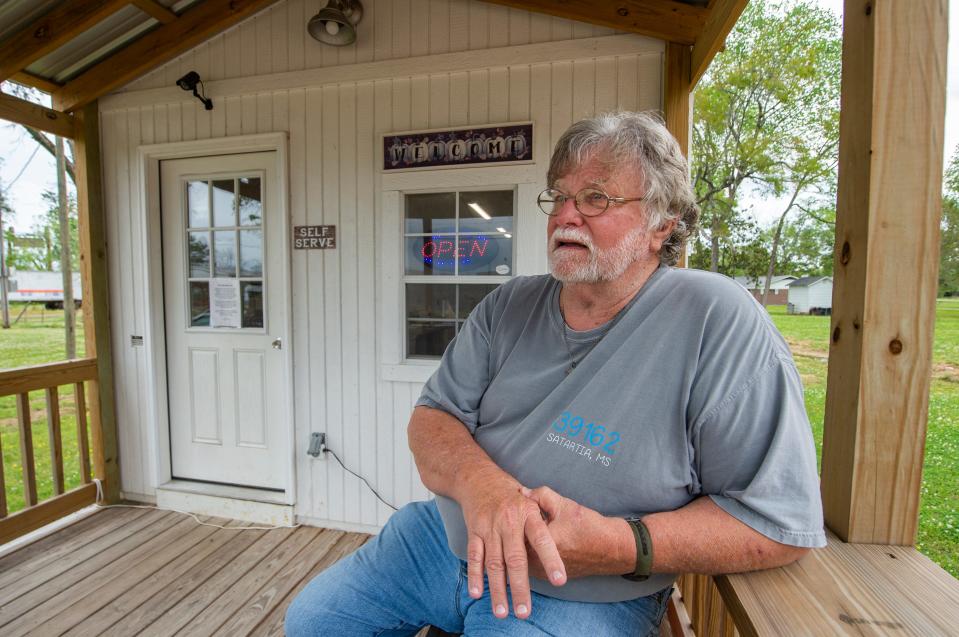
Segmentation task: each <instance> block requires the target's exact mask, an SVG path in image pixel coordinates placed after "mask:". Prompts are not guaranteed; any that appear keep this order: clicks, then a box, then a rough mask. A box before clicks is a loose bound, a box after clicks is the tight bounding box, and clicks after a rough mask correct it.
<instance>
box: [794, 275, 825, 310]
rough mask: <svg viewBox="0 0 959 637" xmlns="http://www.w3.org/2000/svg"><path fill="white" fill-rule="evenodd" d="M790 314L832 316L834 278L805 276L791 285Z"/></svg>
mask: <svg viewBox="0 0 959 637" xmlns="http://www.w3.org/2000/svg"><path fill="white" fill-rule="evenodd" d="M786 311H787V312H788V313H789V314H826V315H829V314H832V277H830V276H805V277H803V278H801V279H796V280H795V281H793V282H792V283H790V284H789V301H788V304H787V305H786Z"/></svg>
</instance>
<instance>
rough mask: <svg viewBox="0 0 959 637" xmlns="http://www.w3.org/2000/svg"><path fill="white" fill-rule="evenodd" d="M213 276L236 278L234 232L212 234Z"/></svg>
mask: <svg viewBox="0 0 959 637" xmlns="http://www.w3.org/2000/svg"><path fill="white" fill-rule="evenodd" d="M213 276H236V230H228V231H220V232H214V233H213Z"/></svg>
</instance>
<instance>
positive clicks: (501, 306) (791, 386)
mask: <svg viewBox="0 0 959 637" xmlns="http://www.w3.org/2000/svg"><path fill="white" fill-rule="evenodd" d="M560 288H561V284H560V283H559V282H558V281H556V280H555V279H553V278H552V277H551V276H549V275H542V276H532V277H518V278H515V279H512V280H510V281H509V282H508V283H505V284H503V285H502V286H500V287H499V288H497V289H496V290H494V291H493V292H491V293H490V294H489V295H488V296H487V297H486V298H485V299H484V300H483V301H482V302H481V303H480V304H479V305H478V306H477V307H476V308H475V309H474V310H473V312H472V313H471V314H470V316H469V319H468V320H467V321H466V323H465V324H464V325H463V328H462V330H461V331H460V333H459V334H458V335H457V337H456V338H455V339H454V340H453V342H452V343H450V345H449V347H448V348H447V350H446V353H445V354H444V355H443V360H442V363H441V365H440V367H439V369H438V370H437V371H436V373H434V374H433V376H432V377H431V378H430V379H429V381H428V382H427V383H426V386H425V387H424V388H423V393H422V395H421V396H420V399H419V400H418V401H417V405H426V406H430V407H434V408H437V409H442V410H444V411H446V412H448V413H450V414H452V415H453V416H455V417H456V418H458V419H459V420H461V421H462V422H463V424H464V425H465V426H466V427H467V428H468V429H469V431H470V432H471V433H472V434H473V436H474V438H475V440H476V442H477V443H478V444H479V445H480V447H482V448H483V449H484V450H485V451H486V452H487V453H488V454H489V455H490V457H491V458H492V459H493V460H494V461H495V462H496V463H497V464H498V465H499V466H500V467H502V468H503V469H504V470H505V471H507V472H508V473H509V474H511V475H512V476H514V477H515V478H516V479H517V480H519V481H520V482H521V483H522V484H524V485H526V486H528V487H530V488H535V487H538V486H541V485H547V486H549V487H550V488H552V489H554V490H556V491H557V492H559V493H560V494H562V495H564V496H566V497H568V498H572V499H573V500H575V501H577V502H579V503H580V504H582V505H584V506H587V507H589V508H592V509H595V510H597V511H599V512H600V513H602V514H604V515H608V516H618V517H628V516H642V515H645V514H648V513H653V512H658V511H672V510H674V509H678V508H680V507H682V506H684V505H685V504H687V503H689V502H690V501H692V500H694V499H695V498H697V497H700V496H703V495H709V496H710V497H711V498H712V499H713V501H715V502H716V504H718V505H719V506H720V507H722V508H723V509H724V510H725V511H726V512H728V513H729V514H730V515H732V516H734V517H735V518H737V519H739V520H741V521H742V522H744V523H745V524H747V525H748V526H750V527H752V528H753V529H755V530H756V531H758V532H760V533H762V534H763V535H765V536H767V537H769V538H771V539H773V540H775V541H777V542H780V543H783V544H790V545H793V546H804V547H816V546H825V543H826V538H825V534H824V532H823V519H822V503H821V500H820V495H819V479H818V476H817V474H816V452H815V448H814V444H813V439H812V431H811V429H810V426H809V421H808V419H807V418H806V409H805V406H804V404H803V391H802V384H801V382H800V379H799V374H798V372H797V371H796V367H795V365H794V363H793V360H792V356H791V355H790V352H789V348H788V346H787V345H786V343H785V341H783V339H782V336H780V334H779V332H778V331H777V330H776V328H775V327H774V326H773V324H772V321H771V320H770V318H769V316H768V314H767V313H766V312H765V311H764V310H763V309H762V307H761V306H760V305H759V304H758V303H757V302H756V301H755V300H754V299H753V298H752V296H750V294H749V293H748V292H747V291H746V290H745V289H743V288H742V287H741V286H739V285H738V284H737V283H735V282H734V281H732V280H731V279H729V278H727V277H724V276H721V275H716V274H711V273H708V272H700V271H696V270H684V269H672V268H667V267H660V268H659V269H658V270H657V271H656V272H655V273H654V274H653V275H652V276H651V277H650V278H649V280H648V281H647V282H646V284H645V285H643V287H642V289H641V290H640V291H639V293H637V295H636V296H635V297H634V299H633V300H632V301H631V302H630V304H629V305H628V306H627V307H626V308H624V309H623V310H622V311H621V312H620V314H619V315H618V316H617V317H616V318H614V319H613V320H612V321H610V322H609V323H607V324H606V325H605V326H601V327H599V328H597V329H594V330H590V331H587V332H577V331H573V330H570V329H569V328H568V327H567V326H566V324H565V322H564V321H563V318H562V315H561V314H560V311H559V290H560ZM564 330H565V333H566V338H565V339H564V337H563V333H564ZM580 359H581V360H580ZM571 361H576V362H577V365H576V366H575V368H574V369H573V371H572V372H571V373H569V374H567V373H566V371H567V369H568V368H569V367H570V363H571ZM437 504H438V507H439V510H440V513H441V514H442V516H443V522H444V524H445V526H446V533H447V538H448V540H449V545H450V548H451V549H452V550H453V552H454V553H455V554H456V555H458V556H459V557H460V558H461V559H465V556H466V543H467V535H466V526H465V523H464V520H463V513H462V510H461V509H460V507H459V505H458V504H457V503H456V502H455V501H453V500H451V499H449V498H445V497H442V496H437ZM654 548H655V547H654ZM674 579H675V576H674V575H670V574H658V575H654V576H652V577H650V578H649V579H648V580H647V581H645V582H630V581H628V580H625V579H623V578H621V577H618V576H591V577H584V578H577V579H572V580H570V581H569V582H568V583H567V584H566V585H565V586H562V587H554V586H552V585H551V584H549V582H546V581H543V580H538V579H534V580H533V581H532V588H533V590H535V591H537V592H539V593H542V594H544V595H550V596H552V597H558V598H561V599H570V600H578V601H596V602H609V601H621V600H625V599H633V598H636V597H639V596H643V595H648V594H651V593H653V592H655V591H658V590H660V589H662V588H664V587H666V586H667V585H668V584H670V583H671V582H672V581H673V580H674Z"/></svg>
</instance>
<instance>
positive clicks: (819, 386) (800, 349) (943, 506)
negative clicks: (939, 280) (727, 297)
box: [769, 299, 959, 577]
mask: <svg viewBox="0 0 959 637" xmlns="http://www.w3.org/2000/svg"><path fill="white" fill-rule="evenodd" d="M769 310H770V314H771V315H772V317H773V321H774V322H775V323H776V326H777V327H778V328H779V330H780V331H781V332H782V333H783V336H785V337H786V340H788V341H789V343H790V346H792V347H793V351H794V353H795V354H796V356H795V359H796V366H797V367H798V369H799V373H800V374H801V375H802V380H803V386H804V389H805V398H806V412H807V413H808V414H809V422H810V423H811V424H812V429H813V436H814V438H815V439H816V456H817V458H818V459H819V460H821V457H822V428H823V418H824V416H825V413H826V370H827V363H826V360H825V358H824V357H825V356H826V355H827V354H828V352H829V317H828V316H803V315H787V314H786V309H785V307H784V306H771V307H770V308H769ZM933 363H934V364H936V365H937V367H938V366H942V365H948V366H950V367H959V300H953V299H940V300H939V302H938V303H937V306H936V336H935V344H934V349H933ZM934 374H935V378H934V379H933V381H932V385H931V388H930V392H929V424H928V429H927V432H926V456H925V463H924V465H923V471H922V499H921V503H920V509H919V537H918V539H917V543H916V546H917V548H918V549H919V550H920V551H922V552H923V553H924V554H925V555H927V556H929V557H930V558H931V559H932V560H934V561H935V562H936V563H937V564H939V565H940V566H942V567H943V568H944V569H946V570H947V571H949V572H950V573H951V574H952V575H953V576H954V577H959V382H956V380H955V375H954V374H940V373H938V372H934Z"/></svg>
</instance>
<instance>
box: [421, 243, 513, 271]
mask: <svg viewBox="0 0 959 637" xmlns="http://www.w3.org/2000/svg"><path fill="white" fill-rule="evenodd" d="M497 251H498V250H497V247H496V243H495V242H492V243H491V242H490V240H489V237H484V236H482V235H476V236H469V237H430V238H429V239H426V240H425V241H424V242H423V247H422V248H420V256H421V257H422V259H423V263H425V264H427V265H430V266H432V267H434V268H442V267H451V266H452V265H453V262H454V261H459V265H460V269H464V270H470V269H472V268H476V267H479V266H483V265H486V264H488V263H489V262H490V261H492V260H493V258H494V257H495V256H496V253H497ZM469 266H472V267H469Z"/></svg>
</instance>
